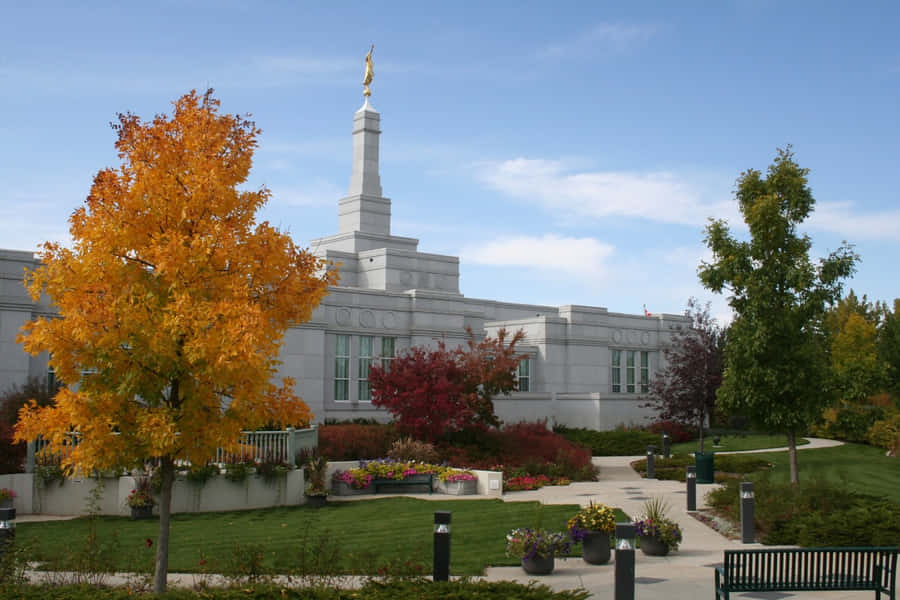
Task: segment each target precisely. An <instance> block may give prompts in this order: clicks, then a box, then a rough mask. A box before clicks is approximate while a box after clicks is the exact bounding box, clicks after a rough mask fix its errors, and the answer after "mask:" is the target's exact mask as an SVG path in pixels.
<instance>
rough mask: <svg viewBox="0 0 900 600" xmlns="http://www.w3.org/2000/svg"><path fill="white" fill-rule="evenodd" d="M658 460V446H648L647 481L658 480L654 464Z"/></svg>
mask: <svg viewBox="0 0 900 600" xmlns="http://www.w3.org/2000/svg"><path fill="white" fill-rule="evenodd" d="M655 458H656V446H654V445H652V444H651V445H649V446H647V479H654V478H656V466H655V465H654V464H653V461H654V459H655Z"/></svg>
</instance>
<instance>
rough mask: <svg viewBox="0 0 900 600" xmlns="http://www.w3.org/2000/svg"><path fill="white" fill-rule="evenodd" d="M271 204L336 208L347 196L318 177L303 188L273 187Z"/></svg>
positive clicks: (343, 191)
mask: <svg viewBox="0 0 900 600" xmlns="http://www.w3.org/2000/svg"><path fill="white" fill-rule="evenodd" d="M270 188H271V190H272V200H271V202H272V203H274V204H279V205H286V206H307V207H312V206H335V205H336V204H337V200H338V199H339V198H341V197H343V196H344V195H346V192H347V190H346V189H341V188H339V187H338V186H337V185H335V183H334V182H333V181H330V180H327V179H324V178H321V177H317V178H313V179H310V180H309V181H307V182H305V183H304V184H303V185H302V186H282V185H274V184H273V185H271V186H270Z"/></svg>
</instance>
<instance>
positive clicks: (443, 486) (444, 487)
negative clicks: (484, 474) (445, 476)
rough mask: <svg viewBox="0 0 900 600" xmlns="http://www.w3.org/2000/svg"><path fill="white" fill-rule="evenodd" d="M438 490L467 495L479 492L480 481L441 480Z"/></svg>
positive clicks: (443, 492) (455, 494) (453, 494)
mask: <svg viewBox="0 0 900 600" xmlns="http://www.w3.org/2000/svg"><path fill="white" fill-rule="evenodd" d="M438 491H440V492H441V493H442V494H450V495H452V496H467V495H470V494H475V493H476V492H478V482H477V481H475V480H474V479H473V480H471V481H441V482H439V483H438Z"/></svg>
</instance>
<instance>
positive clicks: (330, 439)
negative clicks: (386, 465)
mask: <svg viewBox="0 0 900 600" xmlns="http://www.w3.org/2000/svg"><path fill="white" fill-rule="evenodd" d="M399 437H400V436H399V434H398V433H397V432H396V430H395V429H394V428H393V427H392V426H390V425H381V424H372V425H361V424H355V423H348V424H339V425H322V426H320V427H319V454H320V455H321V456H326V457H328V459H329V460H360V459H369V460H371V459H375V458H384V457H385V456H387V455H388V452H389V451H390V449H391V445H392V444H393V443H394V442H395V441H396V440H397V439H398V438H399Z"/></svg>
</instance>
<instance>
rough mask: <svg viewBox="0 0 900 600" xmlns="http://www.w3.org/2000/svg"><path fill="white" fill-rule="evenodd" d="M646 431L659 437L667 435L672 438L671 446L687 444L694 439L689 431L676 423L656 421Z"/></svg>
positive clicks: (684, 426)
mask: <svg viewBox="0 0 900 600" xmlns="http://www.w3.org/2000/svg"><path fill="white" fill-rule="evenodd" d="M647 431H649V432H650V433H658V434H659V435H662V434H664V433H668V434H669V437H670V438H672V443H673V444H680V443H682V442H689V441H691V440H692V439H694V437H695V435H694V433H693V431H692V430H691V429H689V428H688V427H687V426H686V425H684V424H683V423H678V422H677V421H656V422H655V423H652V424H651V425H650V426H649V427H648V428H647Z"/></svg>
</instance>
